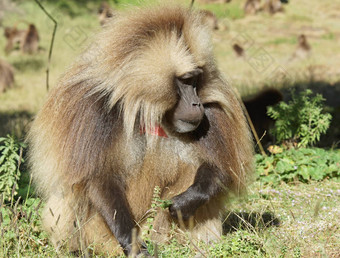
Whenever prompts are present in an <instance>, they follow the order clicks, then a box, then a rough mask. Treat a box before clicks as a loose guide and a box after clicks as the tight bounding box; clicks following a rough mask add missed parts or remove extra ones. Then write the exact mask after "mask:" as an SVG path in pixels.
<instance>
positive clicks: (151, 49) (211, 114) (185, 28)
mask: <svg viewBox="0 0 340 258" xmlns="http://www.w3.org/2000/svg"><path fill="white" fill-rule="evenodd" d="M200 15H201V14H200V13H199V12H195V11H192V10H189V9H185V8H181V7H173V6H158V7H153V8H151V9H150V8H148V9H134V10H132V11H128V12H126V13H121V14H117V15H116V16H115V17H114V19H112V21H111V22H109V23H108V24H106V25H105V26H104V29H103V31H102V32H100V33H99V34H98V35H97V36H96V41H95V43H94V44H92V45H91V46H90V47H89V48H88V49H87V50H86V51H85V52H84V53H83V54H82V55H81V56H80V57H79V58H78V59H77V60H76V62H75V63H74V64H73V65H72V66H71V68H70V69H68V70H67V72H66V73H65V74H64V76H63V77H62V78H61V79H60V81H59V84H58V85H57V87H55V88H54V89H53V90H52V91H51V93H50V95H49V98H48V100H47V102H46V104H45V105H44V106H43V108H42V110H41V111H40V112H39V114H38V115H37V117H36V119H35V121H34V123H33V125H32V128H31V131H30V134H29V142H30V164H31V167H32V175H33V179H34V181H35V183H36V185H37V188H38V190H39V191H40V193H41V194H42V195H43V196H44V198H45V200H46V202H47V203H46V208H45V212H44V225H45V228H46V230H47V231H49V232H50V234H51V236H52V240H53V241H54V243H55V245H56V246H61V245H63V244H65V243H66V244H67V245H68V247H69V248H70V250H78V249H81V248H82V247H86V246H88V245H90V244H93V243H96V244H97V245H96V246H97V247H96V250H97V251H108V252H110V253H112V252H114V251H115V250H118V249H119V247H118V245H117V241H116V240H115V238H114V236H113V234H112V232H111V231H110V230H109V229H108V227H107V225H106V224H105V222H104V220H103V218H102V217H101V216H100V214H99V213H97V211H96V210H95V209H94V207H93V205H92V204H91V202H89V198H88V197H87V194H88V191H89V189H90V188H91V183H92V182H94V181H96V180H101V181H103V182H105V181H107V180H115V178H119V180H121V181H120V182H119V183H120V186H121V187H123V188H124V189H125V193H126V198H127V201H128V204H129V206H130V209H131V213H132V215H133V218H134V219H135V221H136V222H137V224H138V223H139V224H138V225H142V224H143V221H141V220H142V218H143V217H144V215H145V214H146V212H147V211H148V209H150V206H151V200H152V194H153V190H154V187H155V186H159V187H160V189H161V198H172V197H174V196H175V195H178V194H179V193H181V192H184V191H185V190H186V189H187V188H188V187H189V186H190V185H191V184H192V183H193V180H194V177H195V173H196V171H197V169H198V167H199V166H200V165H201V164H202V163H203V162H208V163H211V164H215V165H216V166H217V167H218V168H220V169H221V170H222V171H224V172H223V173H224V174H223V175H221V178H225V179H226V180H225V181H227V182H229V183H228V185H226V188H227V189H231V190H234V191H235V192H239V191H241V190H242V189H244V186H245V181H246V175H247V173H248V172H250V171H251V170H252V154H253V153H252V151H253V150H252V140H251V136H250V133H249V130H248V126H247V124H246V122H245V119H244V115H243V112H242V110H241V108H240V105H239V102H238V100H237V98H236V96H235V94H234V93H233V91H232V89H231V88H230V86H229V85H228V84H227V83H226V82H225V81H224V80H223V78H222V76H221V75H220V72H219V71H218V69H217V67H216V64H215V61H214V58H213V55H212V47H211V43H210V35H209V31H210V29H209V28H208V27H207V26H206V25H205V24H202V17H201V16H200ZM196 67H201V68H202V69H203V71H204V75H203V76H204V77H203V82H202V86H201V87H199V88H198V89H197V91H198V96H199V98H200V99H201V101H202V103H203V104H204V105H205V109H206V112H205V114H206V120H205V122H202V125H201V126H200V127H201V128H202V129H201V131H198V132H194V133H192V134H190V135H186V134H179V133H176V132H174V131H172V130H171V129H170V128H169V127H168V126H167V125H166V124H165V122H164V120H163V118H164V115H165V113H166V111H168V110H170V109H171V108H173V106H174V105H175V104H176V101H177V96H176V90H175V89H174V86H173V78H174V76H180V75H182V74H184V73H185V72H187V71H190V70H192V69H194V68H196ZM155 125H162V127H163V128H164V130H165V132H166V133H167V135H168V138H163V137H155V136H152V135H148V134H141V133H140V127H141V126H143V127H145V128H146V129H145V131H146V132H148V131H152V130H153V127H154V126H155ZM225 197H226V196H225V194H222V195H221V196H217V197H216V198H214V199H212V200H210V201H209V202H208V203H207V204H205V205H204V206H202V207H200V208H199V209H198V210H197V212H196V213H195V216H194V219H195V222H196V223H195V227H194V229H193V235H194V236H196V237H197V238H199V239H203V240H206V241H210V240H212V239H215V238H216V237H217V238H218V236H220V235H221V220H220V217H219V216H220V213H221V211H223V209H224V200H225ZM108 198H109V197H108ZM112 198H114V197H112ZM170 221H171V219H170V217H169V213H168V211H166V210H165V211H162V212H159V214H158V216H157V217H156V219H155V225H154V229H155V230H156V234H155V235H156V238H157V239H164V238H166V233H167V232H168V230H169V228H168V226H169V223H170ZM157 235H158V236H157Z"/></svg>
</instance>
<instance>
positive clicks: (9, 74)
mask: <svg viewBox="0 0 340 258" xmlns="http://www.w3.org/2000/svg"><path fill="white" fill-rule="evenodd" d="M13 83H14V69H13V67H12V66H11V65H10V64H9V63H7V62H5V61H3V60H1V59H0V93H2V92H4V91H5V90H6V89H8V88H9V87H11V86H12V85H13Z"/></svg>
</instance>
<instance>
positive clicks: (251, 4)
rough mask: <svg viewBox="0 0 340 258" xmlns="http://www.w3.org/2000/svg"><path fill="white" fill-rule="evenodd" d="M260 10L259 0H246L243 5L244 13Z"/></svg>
mask: <svg viewBox="0 0 340 258" xmlns="http://www.w3.org/2000/svg"><path fill="white" fill-rule="evenodd" d="M260 10H261V0H247V1H246V3H245V5H244V13H245V14H256V13H257V12H258V11H260Z"/></svg>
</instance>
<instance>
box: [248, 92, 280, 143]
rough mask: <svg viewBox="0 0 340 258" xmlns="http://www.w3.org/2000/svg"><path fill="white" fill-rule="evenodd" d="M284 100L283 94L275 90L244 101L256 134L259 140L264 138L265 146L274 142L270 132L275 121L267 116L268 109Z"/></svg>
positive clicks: (262, 140)
mask: <svg viewBox="0 0 340 258" xmlns="http://www.w3.org/2000/svg"><path fill="white" fill-rule="evenodd" d="M282 99H283V95H282V93H281V92H280V91H279V90H278V89H274V88H268V89H264V90H262V91H261V92H260V93H257V94H256V95H255V96H252V97H251V98H244V99H243V103H244V105H245V107H246V109H247V111H248V114H249V116H250V118H251V121H252V123H253V125H254V127H255V130H256V133H257V135H258V136H259V138H262V139H261V142H262V144H263V145H267V144H268V143H269V142H271V141H272V137H271V135H270V134H269V130H270V128H271V127H272V126H273V125H274V120H273V119H271V118H270V117H269V116H268V115H267V108H268V107H269V106H273V105H275V104H277V103H279V102H280V101H282Z"/></svg>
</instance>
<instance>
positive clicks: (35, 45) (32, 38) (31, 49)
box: [20, 23, 39, 54]
mask: <svg viewBox="0 0 340 258" xmlns="http://www.w3.org/2000/svg"><path fill="white" fill-rule="evenodd" d="M20 49H21V50H22V52H23V53H27V54H34V53H36V52H38V49H39V34H38V30H37V28H36V27H35V26H34V24H32V23H31V24H30V25H29V26H28V29H27V31H26V33H25V37H24V40H23V41H22V42H21V45H20Z"/></svg>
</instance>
